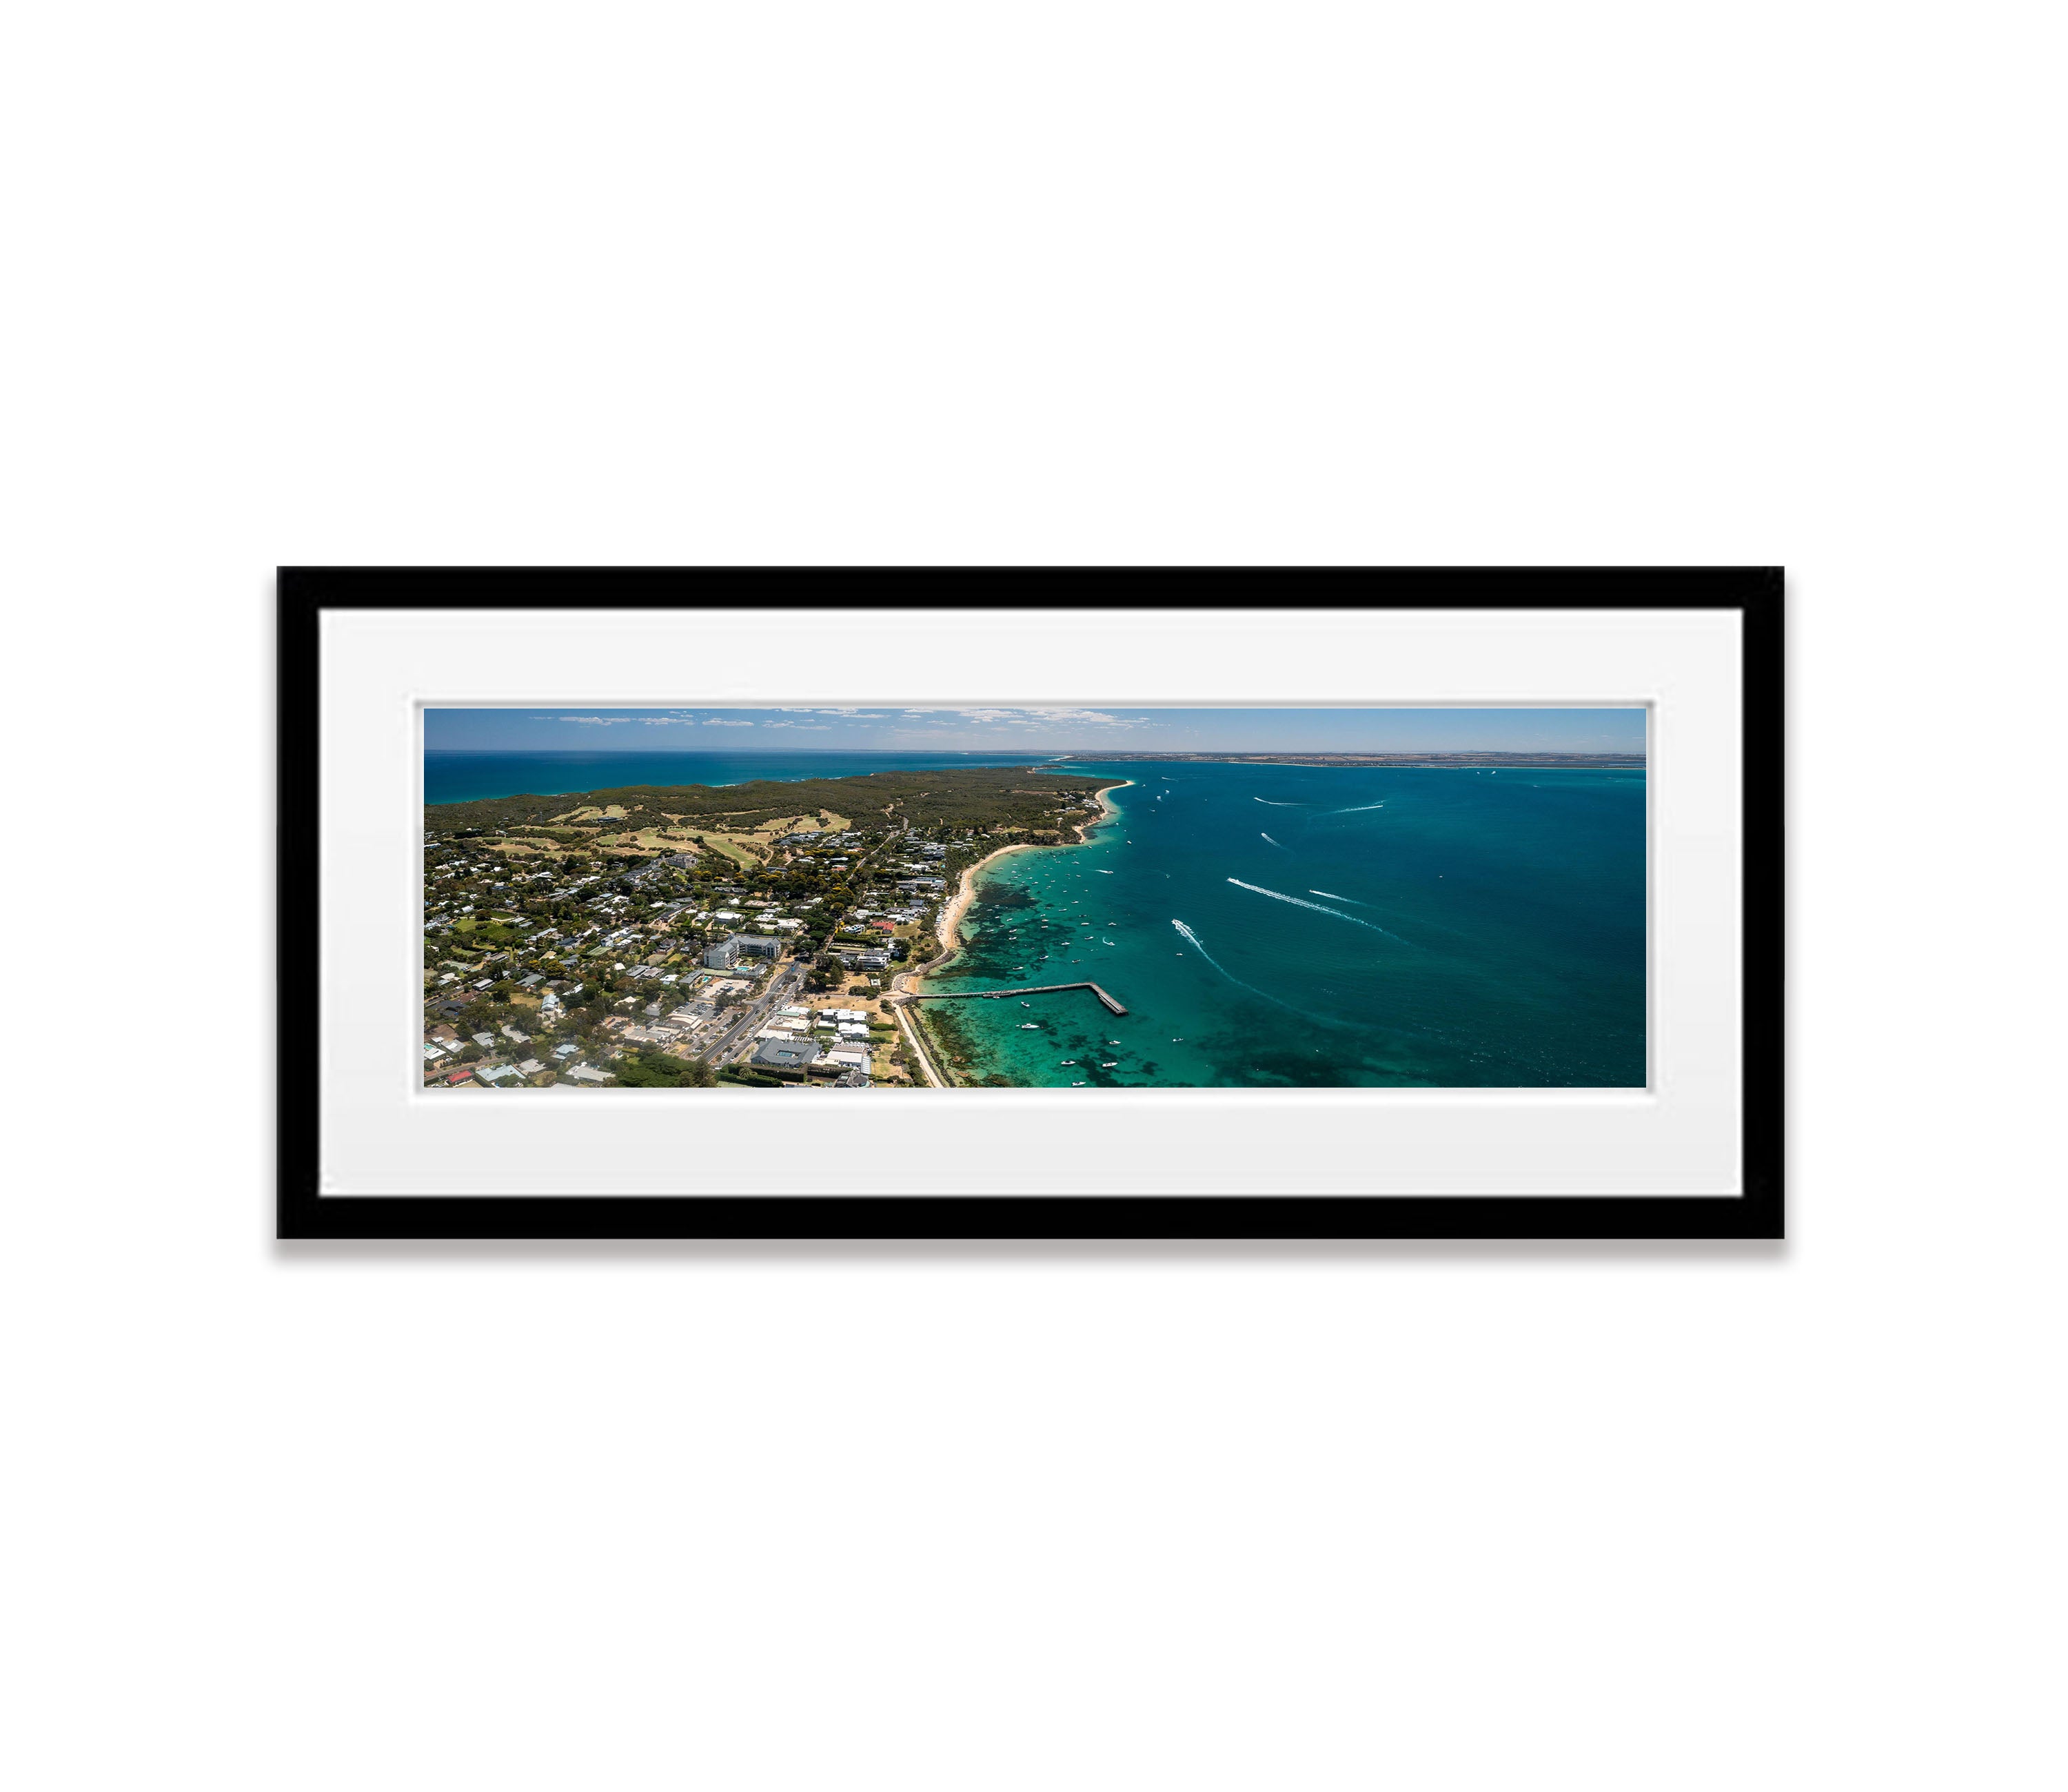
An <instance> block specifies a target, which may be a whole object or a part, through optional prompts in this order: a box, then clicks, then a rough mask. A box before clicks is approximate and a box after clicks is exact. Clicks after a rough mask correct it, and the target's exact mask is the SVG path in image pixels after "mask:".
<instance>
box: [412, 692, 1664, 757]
mask: <svg viewBox="0 0 2068 1792" xmlns="http://www.w3.org/2000/svg"><path fill="white" fill-rule="evenodd" d="M424 744H425V746H426V747H427V748H428V749H429V750H432V751H434V752H435V751H438V750H446V751H450V750H464V749H472V750H501V751H506V752H508V751H522V752H541V751H544V752H554V751H558V752H565V751H568V750H571V749H572V750H578V751H580V750H587V751H591V752H594V751H598V750H608V751H611V752H625V751H628V750H632V751H638V752H644V753H653V752H659V751H675V752H685V753H686V752H710V751H712V750H718V749H723V750H725V751H727V752H731V753H742V752H754V751H757V750H758V751H760V752H764V753H779V752H804V751H812V752H821V753H823V752H833V751H838V750H841V749H842V748H846V749H849V750H853V751H855V752H897V751H906V752H911V751H933V752H944V753H945V752H955V751H959V750H972V751H983V752H992V751H998V750H1004V751H1008V752H1015V753H1016V752H1020V751H1022V750H1024V751H1026V752H1029V753H1080V752H1097V751H1100V750H1105V751H1108V752H1126V753H1194V752H1208V753H1417V752H1454V753H1457V752H1497V753H1641V752H1643V750H1644V711H1643V709H1129V708H1114V709H1069V708H1060V707H1059V708H1053V709H1042V708H1028V707H995V708H994V707H989V706H986V705H968V706H965V707H962V708H945V707H942V708H934V707H923V708H914V707H910V706H908V705H903V704H874V705H855V706H853V707H851V708H840V707H834V708H808V709H428V710H426V711H425V714H424Z"/></svg>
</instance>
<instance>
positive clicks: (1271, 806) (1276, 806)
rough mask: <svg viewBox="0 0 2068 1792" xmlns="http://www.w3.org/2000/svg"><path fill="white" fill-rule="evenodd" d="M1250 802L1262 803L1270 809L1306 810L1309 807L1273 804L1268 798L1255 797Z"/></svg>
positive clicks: (1298, 804)
mask: <svg viewBox="0 0 2068 1792" xmlns="http://www.w3.org/2000/svg"><path fill="white" fill-rule="evenodd" d="M1249 800H1250V801H1251V802H1252V803H1262V804H1264V807H1266V808H1268V809H1304V808H1305V807H1307V805H1306V804H1305V803H1273V802H1272V800H1271V798H1269V797H1268V796H1253V797H1252V798H1250V799H1249Z"/></svg>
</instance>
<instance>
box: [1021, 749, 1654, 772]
mask: <svg viewBox="0 0 2068 1792" xmlns="http://www.w3.org/2000/svg"><path fill="white" fill-rule="evenodd" d="M1078 759H1095V760H1097V762H1099V763H1100V764H1101V765H1106V764H1117V763H1120V762H1127V763H1129V764H1137V763H1139V764H1144V765H1149V764H1158V763H1162V764H1168V765H1180V764H1185V763H1188V762H1189V763H1193V764H1207V765H1216V766H1427V767H1430V768H1431V769H1434V770H1441V769H1443V768H1444V767H1446V766H1476V767H1479V768H1480V769H1482V770H1484V769H1485V768H1486V767H1488V766H1493V767H1496V768H1500V767H1504V766H1516V767H1518V768H1526V769H1529V770H1536V771H1642V770H1643V769H1644V755H1643V754H1641V753H1109V752H1105V751H1104V750H1101V751H1100V752H1097V753H1065V754H1058V755H1057V756H1056V759H1055V760H1054V762H1053V763H1056V764H1058V765H1060V764H1066V763H1069V762H1072V761H1074V760H1078Z"/></svg>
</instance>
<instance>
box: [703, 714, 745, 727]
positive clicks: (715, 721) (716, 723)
mask: <svg viewBox="0 0 2068 1792" xmlns="http://www.w3.org/2000/svg"><path fill="white" fill-rule="evenodd" d="M753 725H754V724H753V723H752V722H751V721H727V720H726V719H725V717H723V716H706V717H704V726H705V727H706V728H751V727H752V726H753Z"/></svg>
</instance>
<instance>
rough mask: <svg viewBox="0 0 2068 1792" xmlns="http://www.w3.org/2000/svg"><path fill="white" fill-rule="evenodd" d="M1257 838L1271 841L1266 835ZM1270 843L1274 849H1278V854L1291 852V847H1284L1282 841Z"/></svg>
mask: <svg viewBox="0 0 2068 1792" xmlns="http://www.w3.org/2000/svg"><path fill="white" fill-rule="evenodd" d="M1259 838H1260V839H1266V840H1271V836H1270V835H1268V834H1265V835H1260V836H1259ZM1271 843H1272V845H1273V846H1275V847H1277V848H1278V850H1279V851H1280V852H1290V851H1292V847H1289V846H1287V845H1286V844H1285V843H1284V842H1283V841H1281V840H1271Z"/></svg>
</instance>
